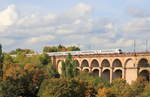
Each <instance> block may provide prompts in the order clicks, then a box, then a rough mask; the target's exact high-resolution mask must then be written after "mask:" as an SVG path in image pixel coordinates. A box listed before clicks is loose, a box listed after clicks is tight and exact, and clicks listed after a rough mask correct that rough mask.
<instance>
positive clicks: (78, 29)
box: [0, 0, 150, 52]
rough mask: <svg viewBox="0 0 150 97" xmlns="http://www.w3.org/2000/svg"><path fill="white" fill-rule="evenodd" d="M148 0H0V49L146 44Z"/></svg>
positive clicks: (149, 45)
mask: <svg viewBox="0 0 150 97" xmlns="http://www.w3.org/2000/svg"><path fill="white" fill-rule="evenodd" d="M149 4H150V0H0V43H1V44H2V46H3V50H4V51H11V50H14V49H16V48H23V49H24V48H30V49H33V50H36V51H37V52H41V51H42V48H43V47H44V46H52V45H59V44H62V45H65V46H70V45H76V46H79V47H80V48H81V50H97V49H116V48H120V49H122V50H123V51H133V44H134V43H133V41H134V40H135V41H136V47H135V48H136V51H145V49H146V41H148V43H147V49H149V48H150V6H149Z"/></svg>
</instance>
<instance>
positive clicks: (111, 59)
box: [52, 52, 150, 83]
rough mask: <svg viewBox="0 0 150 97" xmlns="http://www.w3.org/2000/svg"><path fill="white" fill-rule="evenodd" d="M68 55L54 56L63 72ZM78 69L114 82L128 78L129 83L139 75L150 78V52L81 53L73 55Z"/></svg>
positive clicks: (59, 70) (55, 62)
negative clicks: (63, 62)
mask: <svg viewBox="0 0 150 97" xmlns="http://www.w3.org/2000/svg"><path fill="white" fill-rule="evenodd" d="M66 56H67V55H57V56H52V58H53V63H54V64H55V65H56V67H57V69H58V72H59V73H60V74H61V67H62V61H63V60H65V58H66ZM72 57H73V59H74V60H75V61H76V65H77V69H78V70H80V71H86V72H90V73H92V74H94V75H96V76H99V77H102V78H103V79H105V80H107V81H109V82H112V80H114V79H117V78H123V79H126V81H127V82H128V83H131V82H132V81H134V80H136V79H137V78H138V77H139V76H144V77H145V78H146V79H147V80H149V79H150V52H143V53H142V52H138V53H121V54H119V53H110V54H80V55H73V56H72Z"/></svg>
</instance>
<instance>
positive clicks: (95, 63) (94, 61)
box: [91, 59, 99, 67]
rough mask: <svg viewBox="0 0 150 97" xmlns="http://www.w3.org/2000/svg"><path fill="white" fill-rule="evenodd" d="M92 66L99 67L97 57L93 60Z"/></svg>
mask: <svg viewBox="0 0 150 97" xmlns="http://www.w3.org/2000/svg"><path fill="white" fill-rule="evenodd" d="M91 66H92V67H99V62H98V61H97V60H96V59H94V60H92V62H91Z"/></svg>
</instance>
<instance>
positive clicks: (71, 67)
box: [61, 54, 77, 78]
mask: <svg viewBox="0 0 150 97" xmlns="http://www.w3.org/2000/svg"><path fill="white" fill-rule="evenodd" d="M61 76H62V77H63V78H73V77H76V76H77V71H76V64H75V61H74V60H73V58H72V56H71V54H69V55H68V56H67V58H66V60H65V61H63V62H62V74H61Z"/></svg>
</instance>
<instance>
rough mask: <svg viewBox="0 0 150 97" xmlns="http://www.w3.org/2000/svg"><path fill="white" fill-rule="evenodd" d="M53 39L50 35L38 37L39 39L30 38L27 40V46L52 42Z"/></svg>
mask: <svg viewBox="0 0 150 97" xmlns="http://www.w3.org/2000/svg"><path fill="white" fill-rule="evenodd" d="M54 39H55V37H54V36H52V35H44V36H39V37H31V38H29V39H27V44H31V45H35V44H38V43H41V42H47V41H52V40H54Z"/></svg>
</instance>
